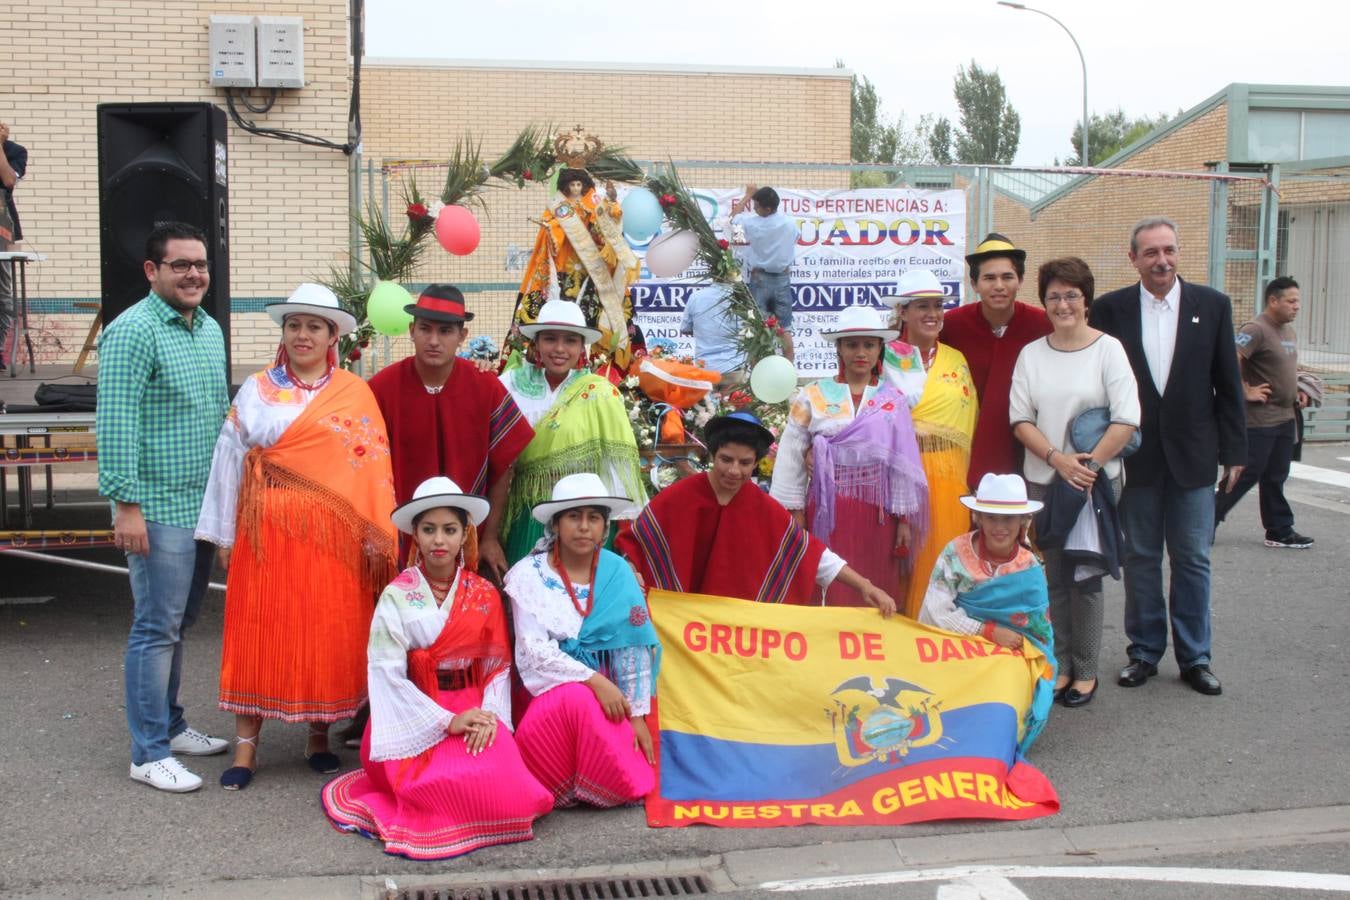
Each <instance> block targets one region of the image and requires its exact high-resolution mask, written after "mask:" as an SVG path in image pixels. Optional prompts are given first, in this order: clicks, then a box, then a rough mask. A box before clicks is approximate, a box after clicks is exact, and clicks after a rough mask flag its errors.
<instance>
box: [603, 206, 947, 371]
mask: <svg viewBox="0 0 1350 900" xmlns="http://www.w3.org/2000/svg"><path fill="white" fill-rule="evenodd" d="M776 188H777V191H778V195H779V197H780V203H779V207H778V208H779V211H780V212H782V213H783V214H784V215H786V216H787V217H788V218H789V219H791V220H792V221H793V223H794V224H795V225H796V226H797V232H798V237H797V249H796V253H795V254H794V256H793V261H792V279H791V281H792V309H793V321H792V339H793V342H794V343H795V345H796V363H797V374H799V375H800V376H802V377H803V378H812V377H814V378H819V377H821V376H825V375H833V374H834V373H835V369H836V368H837V363H836V361H835V354H834V346H833V345H832V344H831V343H830V342H829V341H827V340H825V339H824V338H823V337H821V332H824V331H829V330H830V329H831V328H832V327H833V326H834V323H835V319H836V318H837V317H838V315H839V312H840V310H842V309H844V308H845V307H849V306H873V307H879V306H882V305H883V304H882V301H881V298H882V297H883V296H886V295H888V294H892V293H894V292H895V282H896V280H897V279H899V277H900V275H901V274H902V273H903V272H905V271H907V270H909V269H913V268H924V269H931V270H932V271H933V273H934V274H935V275H937V277H938V280H939V281H940V282H942V287H943V290H944V291H945V292H946V294H947V297H948V298H949V299H948V306H956V305H957V304H959V303H960V302H961V276H962V272H964V266H965V253H966V247H965V244H966V196H965V192H964V191H961V190H924V189H919V188H840V189H837V190H798V189H794V188H790V187H785V186H782V185H778V186H776ZM690 192H691V193H692V194H693V196H694V199H695V200H697V201H698V204H699V206H700V208H701V209H702V210H703V214H704V215H705V216H706V217H707V219H708V222H709V224H710V225H712V227H713V230H714V231H715V232H716V233H717V235H718V237H721V238H725V239H726V240H728V241H729V242H730V244H731V246H732V248H733V249H734V251H735V252H736V254H737V255H738V256H739V257H740V258H741V260H742V263H743V264H744V263H745V262H746V260H747V257H746V253H747V252H748V249H747V246H746V245H745V244H743V243H742V242H743V241H744V235H743V233H742V230H741V229H738V228H737V227H735V226H734V225H733V224H732V222H731V219H730V211H731V205H732V202H733V201H734V200H735V199H736V198H738V197H740V196H741V195H742V194H744V192H745V189H744V188H740V187H738V188H691V189H690ZM623 193H626V191H625V192H623ZM751 215H753V213H751ZM629 243H630V244H631V245H632V247H633V250H634V252H635V253H636V254H637V255H638V256H639V258H641V259H643V260H644V266H643V269H642V278H641V280H640V281H639V282H638V283H637V284H635V285H633V288H632V297H633V314H634V318H635V320H636V322H637V323H638V325H639V326H640V327H641V328H642V331H643V333H644V334H645V335H646V336H647V338H648V339H649V340H650V339H652V338H660V339H665V340H669V341H673V342H674V343H675V345H676V347H677V348H678V351H677V352H678V353H679V354H681V355H684V356H694V355H695V349H694V342H693V338H692V337H691V336H690V335H688V334H685V333H684V331H683V327H682V324H683V317H684V308H685V304H686V302H687V301H688V299H689V297H690V296H691V295H692V293H693V292H694V291H696V290H698V289H699V288H700V287H703V286H706V285H707V270H706V268H700V267H697V266H696V267H694V268H692V269H690V270H689V271H687V272H685V273H683V274H682V275H680V276H678V277H675V278H658V277H655V276H653V275H652V274H651V272H650V271H649V270H648V269H647V268H646V266H645V259H646V249H647V242H641V243H637V242H634V241H633V240H632V238H629ZM744 274H745V276H746V277H747V278H749V277H750V273H749V272H748V271H747V272H745V273H744Z"/></svg>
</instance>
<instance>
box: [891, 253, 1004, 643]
mask: <svg viewBox="0 0 1350 900" xmlns="http://www.w3.org/2000/svg"><path fill="white" fill-rule="evenodd" d="M886 299H887V302H889V303H892V304H894V305H895V307H896V316H897V324H900V325H903V326H904V333H903V334H902V335H901V337H902V338H903V339H902V340H899V341H893V342H891V343H890V344H889V345H887V348H886V358H885V370H884V371H885V375H886V378H887V380H889V381H891V382H892V383H894V384H897V385H900V386H901V389H902V390H903V391H904V392H905V396H906V397H907V398H910V399H911V407H910V416H911V417H912V418H913V420H914V433H915V434H916V435H917V436H918V438H919V456H920V459H921V460H922V461H923V471H924V475H925V476H926V477H927V478H928V516H929V520H928V535H927V536H926V537H925V538H924V542H923V544H922V545H921V546H920V547H919V548H918V550H917V552H916V553H915V555H914V568H913V570H912V571H911V573H910V579H909V587H908V589H907V590H906V592H905V604H904V607H903V612H904V613H905V615H907V616H909V617H910V618H911V619H914V618H918V615H919V608H920V607H922V606H923V595H924V593H925V591H927V589H928V576H929V575H930V574H931V573H932V571H933V566H934V565H935V564H936V563H937V559H938V556H939V555H940V554H941V553H942V550H943V548H944V547H946V546H947V544H948V542H950V541H951V540H952V538H954V537H956V536H957V535H960V534H965V533H966V532H968V531H970V513H969V512H968V511H967V510H966V508H965V507H964V506H963V505H961V497H962V496H963V495H965V494H969V493H970V487H969V485H968V484H967V482H966V479H967V477H968V475H967V473H968V471H969V469H970V442H971V438H972V437H973V436H974V434H975V420H976V418H977V417H978V413H979V410H980V407H979V402H978V400H977V398H976V396H975V384H974V382H973V381H972V380H971V377H970V367H969V366H968V365H966V358H965V357H964V356H962V355H961V351H959V350H954V349H952V348H951V347H948V346H947V345H946V344H940V343H938V335H940V334H941V333H942V312H943V303H944V297H943V292H942V284H941V283H940V282H939V281H938V278H937V276H936V275H934V274H933V273H932V272H930V271H928V270H927V269H910V270H909V271H907V272H905V274H904V275H903V276H902V277H901V279H900V284H899V286H898V288H897V293H896V294H895V295H894V296H892V297H888V298H886ZM906 341H908V343H906ZM916 396H917V397H918V400H917V402H915V401H914V400H913V398H914V397H916Z"/></svg>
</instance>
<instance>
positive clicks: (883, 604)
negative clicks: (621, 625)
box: [614, 412, 895, 616]
mask: <svg viewBox="0 0 1350 900" xmlns="http://www.w3.org/2000/svg"><path fill="white" fill-rule="evenodd" d="M703 441H704V443H705V444H706V445H707V447H708V454H709V456H710V457H711V459H712V470H711V471H709V472H706V473H700V474H698V475H693V476H690V477H689V478H685V479H683V480H681V481H677V482H675V484H673V485H671V486H670V487H668V488H666V489H665V490H663V491H661V492H660V493H659V494H657V495H656V496H655V497H653V498H652V501H651V502H650V503H648V504H647V508H646V509H644V510H643V511H642V513H641V515H639V516H638V517H637V518H636V519H635V520H633V521H632V522H631V523H629V522H623V523H620V530H619V535H618V538H617V539H616V540H615V542H614V548H615V549H616V550H618V551H619V552H620V553H621V554H623V555H624V556H625V557H626V558H627V559H628V561H629V562H630V563H632V564H633V565H634V567H636V568H637V570H638V571H639V572H640V573H641V574H642V577H643V579H644V581H645V583H646V584H647V585H649V586H655V587H658V588H662V589H664V590H668V591H681V592H685V593H691V594H712V595H715V596H719V597H739V598H741V599H743V600H756V601H759V602H762V603H795V604H799V605H804V604H811V603H819V602H820V597H821V595H822V591H823V590H824V589H825V588H826V587H828V586H829V584H830V582H832V581H834V580H835V579H836V578H838V579H840V580H841V581H842V582H843V583H844V584H846V585H848V586H849V587H852V588H854V589H855V590H857V591H858V593H860V594H861V595H862V596H863V599H865V600H866V601H867V602H868V603H869V604H871V605H872V606H875V607H877V608H878V609H880V610H881V614H882V615H884V616H889V615H891V614H892V613H894V612H895V600H894V599H893V598H892V597H891V596H890V595H889V594H887V593H886V592H885V591H883V590H882V589H881V588H879V587H877V586H876V585H874V584H872V583H871V582H870V581H868V580H867V579H866V578H864V577H862V576H861V575H859V574H858V573H857V572H855V571H853V569H851V568H849V567H848V565H847V564H846V563H845V561H844V560H843V559H841V558H840V557H839V556H838V555H837V554H835V553H833V552H831V551H830V550H829V549H828V548H827V547H826V546H825V545H824V544H823V543H822V542H821V541H820V540H819V539H817V538H815V537H812V536H811V535H810V534H808V533H807V531H806V530H805V529H804V528H802V527H801V526H800V525H798V524H797V523H796V522H795V521H794V520H793V518H792V515H791V514H790V513H789V512H788V511H787V510H786V509H785V508H783V506H782V505H781V504H780V503H779V502H778V501H777V500H774V499H773V498H772V497H770V496H769V495H768V494H766V493H764V491H762V490H760V489H759V487H758V486H756V485H755V484H753V483H751V481H750V476H751V474H752V473H753V472H754V470H755V467H756V466H757V465H758V464H759V461H760V460H761V459H763V458H764V455H765V454H766V453H768V452H769V445H770V444H772V443H773V435H772V434H770V433H769V431H768V429H766V428H765V427H764V426H763V425H761V424H760V423H759V420H758V419H756V418H755V417H754V416H752V415H751V414H750V413H747V412H735V413H731V414H730V415H726V416H718V417H717V418H715V419H713V420H712V421H710V422H709V423H708V424H707V426H706V427H705V428H704V431H703Z"/></svg>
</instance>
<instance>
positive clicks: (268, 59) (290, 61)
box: [254, 16, 305, 88]
mask: <svg viewBox="0 0 1350 900" xmlns="http://www.w3.org/2000/svg"><path fill="white" fill-rule="evenodd" d="M254 22H255V23H257V29H258V87H270V88H302V87H304V86H305V20H304V19H301V18H297V17H293V16H258V17H257V18H255V19H254Z"/></svg>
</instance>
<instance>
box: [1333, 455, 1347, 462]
mask: <svg viewBox="0 0 1350 900" xmlns="http://www.w3.org/2000/svg"><path fill="white" fill-rule="evenodd" d="M1336 458H1337V459H1339V460H1340V461H1341V462H1350V456H1338V457H1336Z"/></svg>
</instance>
